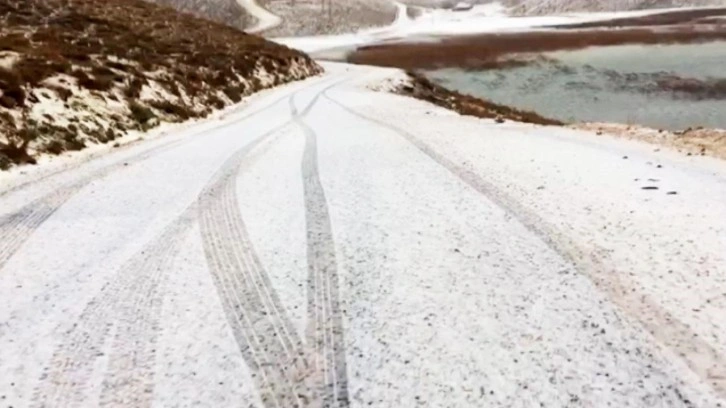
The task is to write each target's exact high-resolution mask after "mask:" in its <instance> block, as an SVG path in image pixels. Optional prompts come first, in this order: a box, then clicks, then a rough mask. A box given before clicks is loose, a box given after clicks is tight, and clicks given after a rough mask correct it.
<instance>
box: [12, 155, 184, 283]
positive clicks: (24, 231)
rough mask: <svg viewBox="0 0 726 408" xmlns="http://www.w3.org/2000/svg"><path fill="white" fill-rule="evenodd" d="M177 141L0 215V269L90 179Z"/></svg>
mask: <svg viewBox="0 0 726 408" xmlns="http://www.w3.org/2000/svg"><path fill="white" fill-rule="evenodd" d="M177 143H179V141H170V142H168V143H165V144H162V145H160V146H156V147H154V148H151V149H149V150H147V151H145V152H143V153H141V154H140V155H138V156H135V157H133V158H129V159H127V160H126V161H121V162H118V163H114V164H111V165H109V166H107V167H105V168H103V169H101V170H99V171H98V172H96V173H95V174H93V175H91V176H88V177H85V178H83V179H81V180H80V181H77V182H74V183H70V184H68V185H66V186H63V187H61V188H59V189H58V190H56V191H55V192H53V193H50V194H48V195H46V196H44V197H41V198H39V199H37V200H35V201H33V202H31V203H30V204H27V205H25V206H24V207H22V208H20V209H19V210H17V211H15V212H12V213H10V214H5V215H3V216H0V236H2V237H3V239H2V240H0V270H2V268H3V266H4V265H5V263H7V261H8V260H10V258H11V257H12V256H13V255H14V254H15V252H17V251H18V250H19V249H20V247H21V246H22V245H23V243H25V241H27V240H28V238H30V236H31V235H32V234H33V232H35V230H36V229H38V227H40V225H41V224H43V223H44V222H45V221H46V220H47V219H48V218H50V216H51V215H53V213H55V212H56V211H57V210H58V209H59V208H60V207H61V206H62V205H63V204H65V203H66V202H67V201H68V200H70V199H71V197H73V196H74V195H75V194H76V193H78V192H79V191H81V190H82V189H83V188H85V187H86V186H88V185H89V184H91V183H92V182H94V181H96V180H99V179H101V178H103V177H106V176H107V175H109V174H111V173H112V172H114V171H116V170H118V169H120V168H123V167H126V166H128V165H129V164H132V163H137V162H141V161H143V160H146V159H147V158H149V157H151V156H153V155H154V154H157V153H159V152H160V151H163V150H167V149H170V148H172V147H174V146H175V145H176V144H177Z"/></svg>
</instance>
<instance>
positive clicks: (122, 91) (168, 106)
mask: <svg viewBox="0 0 726 408" xmlns="http://www.w3.org/2000/svg"><path fill="white" fill-rule="evenodd" d="M0 22H1V23H2V24H1V25H0V27H1V28H0V90H1V93H0V167H2V168H7V167H8V166H10V165H12V164H13V163H22V162H30V163H32V162H34V161H35V159H34V157H35V156H37V155H38V154H41V153H50V154H59V153H61V152H63V151H66V150H80V149H82V148H84V147H85V146H87V145H88V144H94V143H108V142H111V141H113V140H114V139H116V138H118V137H119V136H122V135H124V134H126V133H127V132H128V131H130V130H147V129H149V128H151V127H154V126H156V125H157V124H159V123H161V122H163V121H172V122H176V121H183V120H186V119H189V118H196V117H203V116H206V115H207V114H209V113H210V112H212V111H213V110H215V109H219V108H223V107H225V106H227V105H230V104H233V103H236V102H239V101H240V100H241V99H242V97H243V96H245V95H249V94H251V93H254V92H256V91H259V90H261V89H264V88H269V87H272V86H275V85H278V84H282V83H285V82H289V81H293V80H297V79H302V78H305V77H308V76H311V75H314V74H317V73H319V72H321V68H320V67H319V66H318V65H317V64H316V63H315V62H313V61H312V60H311V59H310V58H309V57H307V56H306V55H304V54H302V53H300V52H298V51H294V50H291V49H288V48H286V47H284V46H281V45H278V44H274V43H271V42H268V41H266V40H264V39H262V38H259V37H256V36H252V35H248V34H245V33H243V32H241V31H239V30H236V29H234V28H231V27H229V26H226V25H222V24H219V23H215V22H210V21H207V20H203V19H199V18H196V17H194V16H192V15H190V14H184V13H179V12H177V11H175V10H174V9H172V8H169V7H164V6H159V5H156V4H152V3H148V2H145V1H141V0H0Z"/></svg>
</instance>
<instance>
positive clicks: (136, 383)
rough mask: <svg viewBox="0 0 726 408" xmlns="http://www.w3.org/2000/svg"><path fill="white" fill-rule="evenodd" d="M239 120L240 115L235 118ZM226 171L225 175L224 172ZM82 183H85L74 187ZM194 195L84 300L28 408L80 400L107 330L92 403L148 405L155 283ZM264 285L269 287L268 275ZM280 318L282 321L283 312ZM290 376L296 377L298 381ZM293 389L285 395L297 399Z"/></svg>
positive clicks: (191, 215)
mask: <svg viewBox="0 0 726 408" xmlns="http://www.w3.org/2000/svg"><path fill="white" fill-rule="evenodd" d="M303 89H305V88H303ZM289 97H290V95H286V96H285V97H282V98H278V99H276V100H275V101H274V102H272V103H271V104H269V105H267V106H266V107H265V108H262V109H259V110H257V111H254V112H253V113H251V114H250V115H247V116H245V118H247V117H250V116H252V115H255V114H257V113H261V112H262V111H264V110H266V109H267V108H269V107H272V106H273V105H275V104H277V103H279V102H281V101H282V100H284V99H286V98H289ZM240 120H242V119H239V120H237V122H238V121H240ZM288 124H289V121H288V122H286V123H285V124H283V125H281V126H278V127H276V128H275V129H273V130H271V131H270V132H267V133H266V134H264V135H263V136H260V137H258V138H257V139H256V140H254V141H252V142H251V143H249V144H248V145H246V146H245V147H243V148H241V149H240V151H238V152H237V153H236V154H234V155H233V157H232V158H230V159H229V160H228V161H227V162H226V163H227V165H223V166H222V169H221V170H220V171H218V172H217V173H216V174H215V176H214V177H213V178H212V180H211V181H210V182H209V183H208V185H207V188H205V191H209V190H210V189H214V186H218V185H219V184H220V182H221V181H226V180H229V179H230V176H234V175H236V170H237V169H238V168H239V165H240V164H241V163H242V161H243V159H244V158H245V156H246V155H247V154H248V153H249V152H250V150H252V149H253V148H254V147H255V146H257V145H258V144H260V143H261V142H262V141H264V140H266V139H268V138H269V136H270V135H272V134H274V133H276V132H277V131H279V130H280V129H281V128H283V127H285V126H287V125H288ZM268 147H269V146H268ZM147 153H148V154H152V153H153V152H151V151H149V152H147ZM230 162H232V163H230ZM109 171H110V170H109ZM230 171H232V172H233V174H230ZM97 177H100V176H99V175H96V177H94V179H95V178H97ZM78 184H80V183H78ZM83 186H85V184H83V185H82V186H81V187H80V188H82V187H83ZM80 188H79V189H80ZM201 197H203V194H202V195H201V196H200V199H199V200H198V201H199V202H198V203H197V202H195V203H194V204H193V205H191V206H190V207H188V208H187V209H186V210H185V211H184V212H183V214H182V215H181V216H180V217H179V218H177V219H176V220H175V221H174V222H172V223H171V224H170V225H169V226H168V227H167V228H166V229H165V230H164V232H163V233H162V234H161V235H160V236H158V237H157V238H156V239H154V240H153V241H152V242H151V243H150V244H148V245H146V246H145V247H144V249H143V250H141V251H140V252H139V253H137V255H135V256H134V257H133V258H132V259H131V260H130V261H128V262H127V263H126V264H125V265H124V266H123V267H122V268H121V270H120V271H119V272H118V273H117V274H116V275H115V276H114V278H113V280H112V281H111V282H108V283H107V284H106V285H105V286H104V287H103V288H102V289H101V291H100V293H99V294H98V295H97V296H95V297H94V298H93V299H92V300H91V302H89V303H88V304H87V305H86V307H85V309H84V310H83V312H82V313H81V315H80V317H79V319H78V321H77V322H76V323H75V324H74V325H73V327H72V328H71V329H70V330H68V331H67V332H66V334H65V335H64V336H63V337H64V338H63V340H62V342H61V344H60V345H59V346H58V347H57V348H56V350H55V352H54V354H53V357H52V358H51V362H50V365H49V366H48V367H47V368H46V370H45V371H44V373H43V375H42V376H41V379H40V382H39V386H38V387H37V388H36V391H35V395H34V405H35V406H41V407H46V406H52V407H63V406H69V407H70V406H78V404H81V403H83V402H84V400H85V391H86V388H87V387H88V384H89V381H90V380H91V377H92V375H93V374H94V364H95V362H96V361H97V359H98V358H100V357H101V356H102V350H103V349H104V346H105V345H106V343H107V342H108V341H109V336H110V335H111V333H113V338H112V339H111V340H110V341H112V343H111V344H110V349H111V352H110V355H109V356H108V364H107V368H106V376H105V378H104V380H103V382H102V390H101V396H100V404H101V405H102V406H135V407H146V406H150V405H151V403H152V397H153V388H154V364H155V357H154V356H155V351H156V340H157V338H158V333H159V330H160V327H159V315H160V308H161V303H162V300H163V297H162V294H161V293H160V290H159V286H160V285H161V282H162V280H163V278H164V276H163V275H164V274H165V272H167V271H168V270H169V268H170V266H171V262H172V261H173V258H174V255H175V254H176V253H177V247H178V244H179V242H180V241H181V240H182V239H183V237H184V236H185V235H186V233H187V232H188V231H189V229H190V228H191V226H192V225H193V223H194V220H195V219H196V218H195V217H196V216H197V215H198V213H200V212H201V211H200V209H199V208H198V205H200V204H201V202H202V201H203V200H202V198H201ZM225 199H226V200H227V201H226V202H225V203H223V205H224V208H225V209H230V208H231V206H230V201H229V200H230V199H232V200H236V195H234V196H232V197H230V196H229V195H227V196H226V197H225ZM235 202H236V201H235ZM51 213H52V212H51ZM202 221H203V220H202ZM238 259H240V258H238ZM246 262H252V263H253V264H254V262H256V263H257V265H259V260H257V259H256V258H252V259H247V260H246ZM267 284H268V285H269V279H268V280H267ZM273 293H274V292H273ZM274 296H275V297H274V298H273V299H272V300H270V301H269V302H275V301H276V302H277V304H279V299H277V298H276V295H274ZM281 319H282V320H284V321H287V318H286V317H281ZM291 328H292V325H291V324H290V323H289V321H287V331H286V332H285V333H286V336H287V337H285V338H284V339H285V340H284V341H285V342H286V344H287V345H290V344H296V345H297V350H298V351H297V353H300V354H302V351H299V350H302V347H301V346H300V341H299V340H296V339H295V338H294V337H290V333H294V331H292V330H291ZM301 361H302V359H301ZM275 363H276V360H271V361H269V362H268V364H272V365H274V364H275ZM298 375H300V374H298ZM294 380H296V381H299V379H298V378H294ZM298 394H299V393H293V392H290V393H288V395H293V396H294V397H295V398H296V399H297V400H298V401H299V400H300V396H299V395H298ZM298 405H303V404H298ZM276 406H279V405H277V404H276Z"/></svg>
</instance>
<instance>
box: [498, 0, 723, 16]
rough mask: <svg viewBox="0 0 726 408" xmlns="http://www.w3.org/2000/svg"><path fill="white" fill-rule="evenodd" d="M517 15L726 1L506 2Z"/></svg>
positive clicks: (575, 0)
mask: <svg viewBox="0 0 726 408" xmlns="http://www.w3.org/2000/svg"><path fill="white" fill-rule="evenodd" d="M504 3H505V4H507V5H508V6H510V7H514V12H515V13H516V14H550V13H562V12H571V11H618V10H640V9H649V8H670V7H685V6H714V5H716V6H726V0H607V1H603V0H505V1H504Z"/></svg>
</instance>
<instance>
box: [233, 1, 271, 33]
mask: <svg viewBox="0 0 726 408" xmlns="http://www.w3.org/2000/svg"><path fill="white" fill-rule="evenodd" d="M237 3H238V4H239V5H240V7H242V8H243V9H245V10H246V11H247V12H248V13H250V14H251V15H252V17H254V18H256V19H257V23H256V24H255V25H253V26H252V27H249V28H246V29H245V31H246V32H248V33H260V32H263V31H265V30H269V29H272V28H275V27H277V26H279V25H280V24H281V23H282V19H281V18H280V17H278V16H276V15H274V14H272V13H270V12H269V11H268V10H267V9H266V8H264V7H262V6H260V5H259V3H257V1H256V0H237Z"/></svg>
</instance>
